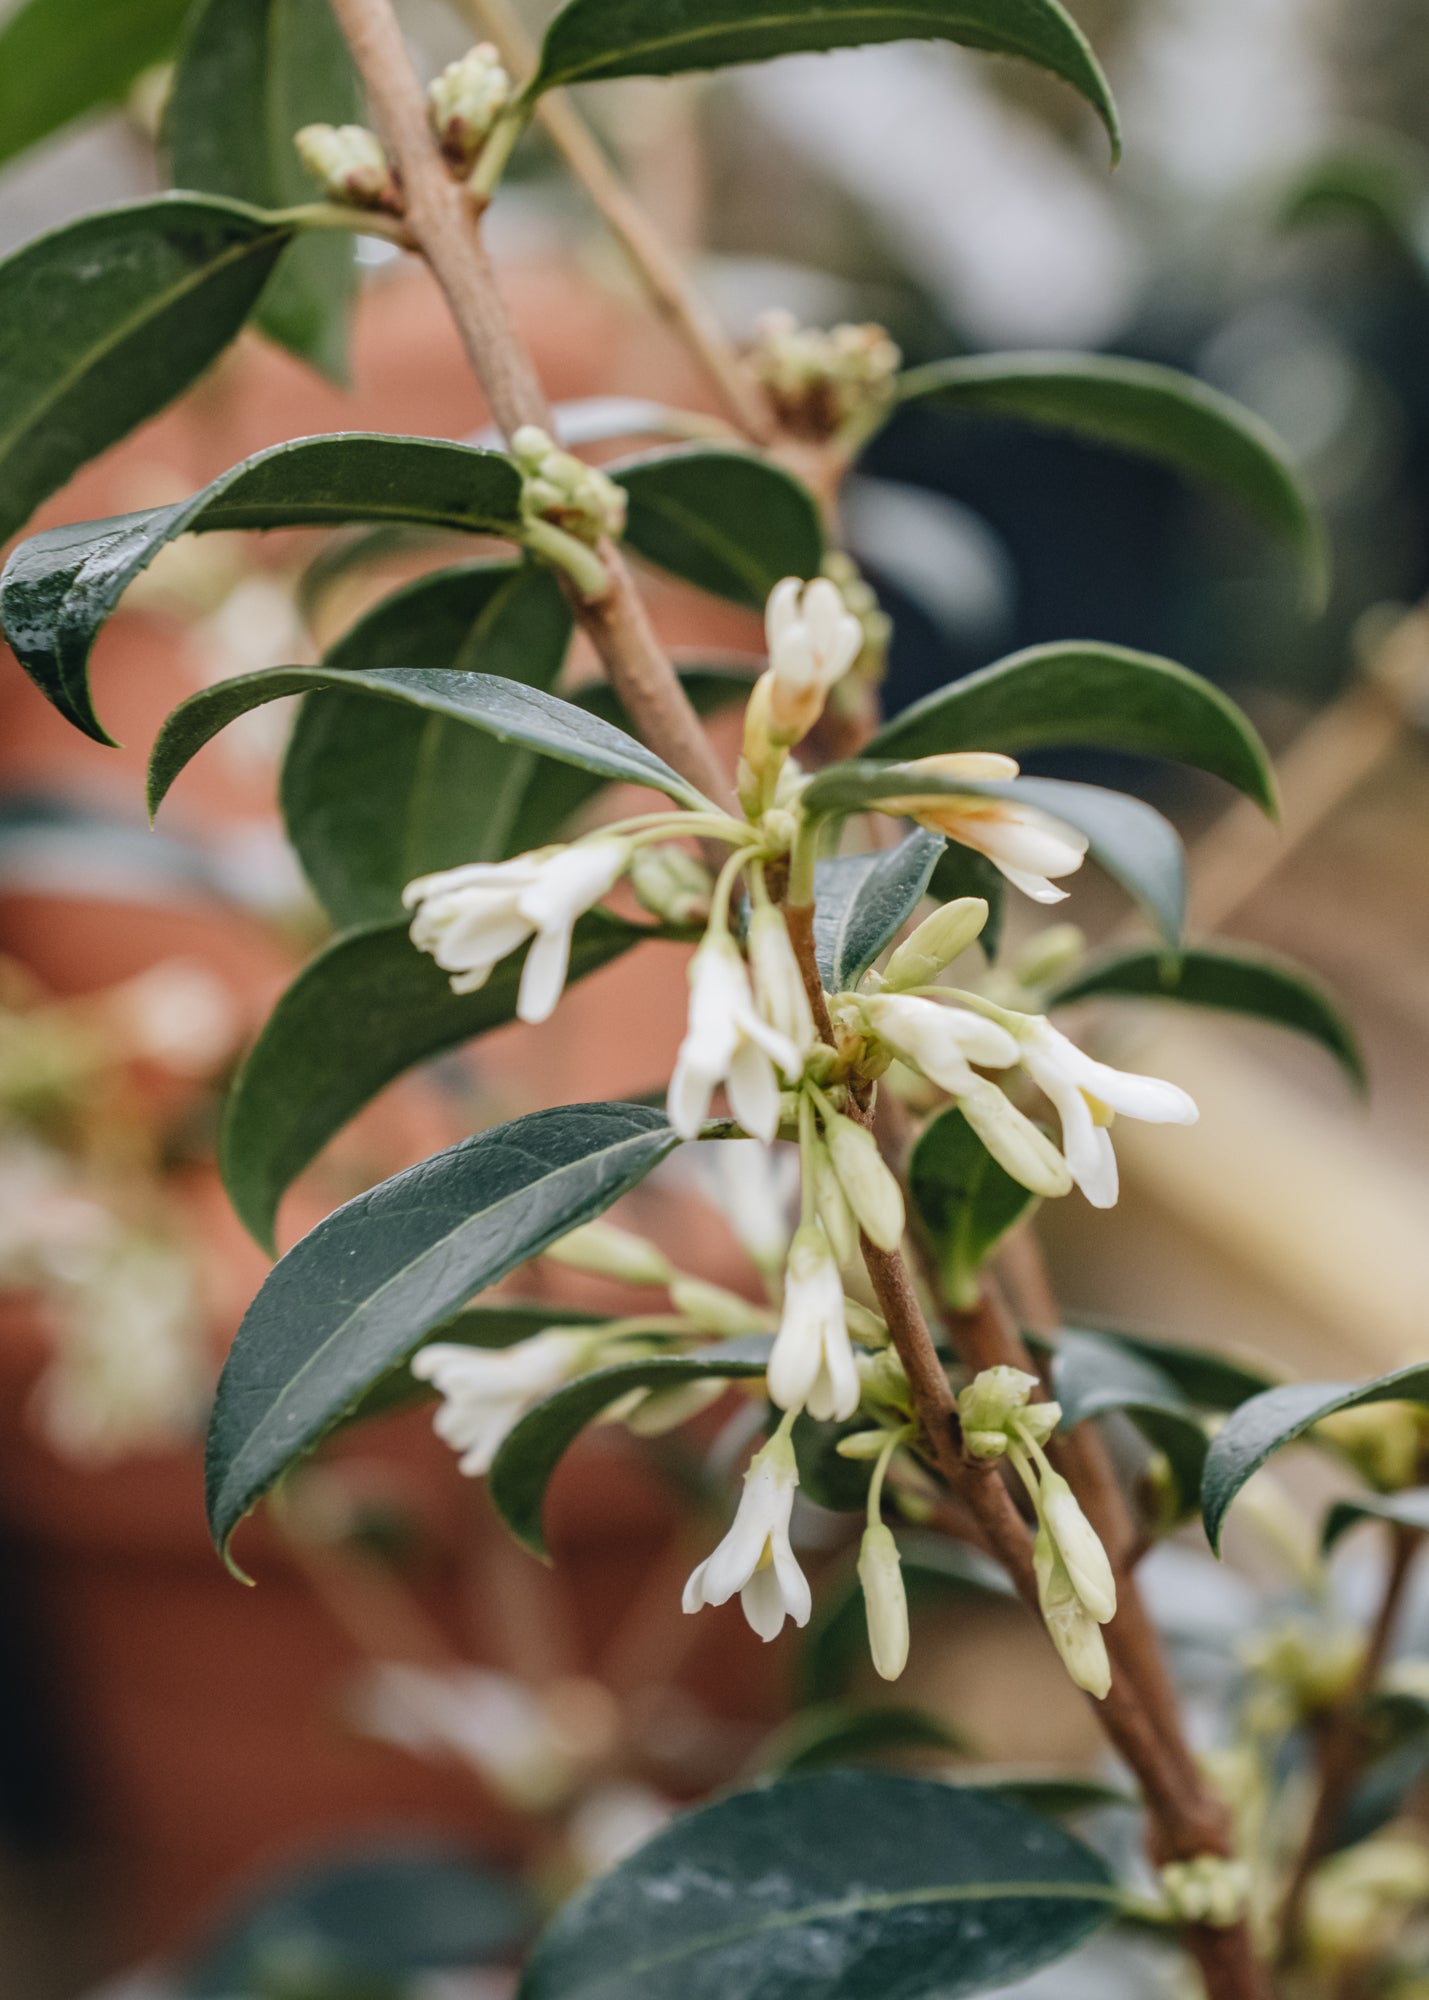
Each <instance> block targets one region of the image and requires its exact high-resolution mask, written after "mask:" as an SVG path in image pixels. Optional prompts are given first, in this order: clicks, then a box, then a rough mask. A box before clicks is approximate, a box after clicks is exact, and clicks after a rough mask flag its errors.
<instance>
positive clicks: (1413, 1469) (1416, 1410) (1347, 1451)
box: [1313, 1403, 1429, 1493]
mask: <svg viewBox="0 0 1429 2000" xmlns="http://www.w3.org/2000/svg"><path fill="white" fill-rule="evenodd" d="M1313 1435H1314V1436H1315V1437H1317V1438H1323V1439H1324V1440H1325V1442H1326V1443H1327V1444H1331V1445H1333V1446H1334V1447H1335V1449H1336V1451H1340V1452H1343V1453H1344V1455H1345V1457H1346V1458H1347V1459H1348V1460H1349V1461H1350V1463H1351V1465H1353V1466H1354V1468H1355V1470H1356V1472H1358V1473H1359V1475H1360V1477H1361V1478H1362V1479H1364V1480H1366V1481H1367V1482H1368V1483H1369V1485H1371V1486H1373V1487H1374V1488H1375V1490H1376V1491H1377V1492H1379V1493H1397V1492H1399V1491H1400V1490H1401V1489H1402V1488H1404V1487H1406V1486H1413V1485H1414V1484H1415V1483H1416V1481H1417V1480H1418V1478H1419V1474H1420V1468H1421V1466H1422V1465H1423V1463H1424V1460H1425V1457H1426V1454H1429V1420H1426V1414H1425V1412H1424V1410H1423V1409H1422V1408H1420V1407H1419V1406H1417V1405H1416V1404H1414V1403H1362V1404H1361V1405H1360V1407H1359V1408H1358V1409H1353V1410H1337V1411H1336V1412H1335V1414H1334V1415H1333V1416H1330V1417H1322V1418H1321V1419H1320V1421H1319V1423H1318V1424H1316V1425H1315V1428H1314V1432H1313Z"/></svg>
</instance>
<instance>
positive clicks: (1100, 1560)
mask: <svg viewBox="0 0 1429 2000" xmlns="http://www.w3.org/2000/svg"><path fill="white" fill-rule="evenodd" d="M1041 1512H1042V1525H1043V1526H1044V1527H1045V1528H1046V1530H1047V1532H1048V1534H1049V1535H1051V1537H1052V1539H1053V1541H1054V1542H1055V1543H1056V1544H1057V1552H1058V1554H1059V1555H1060V1556H1061V1558H1062V1561H1063V1563H1064V1564H1065V1565H1066V1569H1067V1575H1068V1576H1069V1577H1070V1578H1071V1582H1072V1588H1073V1589H1074V1590H1075V1591H1076V1593H1077V1596H1078V1597H1079V1598H1080V1599H1081V1601H1082V1603H1083V1604H1084V1605H1085V1606H1086V1608H1087V1610H1088V1611H1089V1612H1090V1614H1091V1616H1092V1617H1093V1618H1095V1619H1096V1621H1097V1623H1098V1625H1105V1624H1106V1623H1107V1621H1108V1620H1109V1619H1111V1618H1114V1617H1115V1616H1116V1578H1115V1576H1114V1575H1113V1574H1112V1567H1111V1563H1110V1562H1109V1560H1108V1558H1107V1552H1106V1550H1105V1549H1104V1548H1103V1547H1102V1543H1101V1537H1100V1536H1099V1535H1098V1533H1097V1531H1096V1529H1095V1528H1094V1527H1093V1526H1092V1524H1091V1522H1090V1521H1089V1520H1088V1519H1087V1517H1086V1515H1085V1514H1084V1513H1083V1512H1082V1510H1081V1506H1080V1505H1079V1503H1078V1500H1077V1496H1076V1494H1075V1493H1073V1491H1072V1489H1071V1487H1070V1486H1069V1485H1068V1484H1067V1482H1066V1480H1065V1479H1063V1478H1062V1476H1061V1474H1060V1473H1057V1472H1048V1471H1044V1472H1043V1474H1042V1504H1041Z"/></svg>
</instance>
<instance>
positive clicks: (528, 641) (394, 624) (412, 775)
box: [282, 563, 571, 927]
mask: <svg viewBox="0 0 1429 2000" xmlns="http://www.w3.org/2000/svg"><path fill="white" fill-rule="evenodd" d="M570 634H571V614H570V610H569V608H568V606H567V604H566V601H565V598H564V597H563V596H562V595H561V590H560V586H559V585H558V583H557V582H556V579H555V576H554V574H553V572H552V571H550V570H549V569H546V568H544V567H542V566H541V565H539V564H536V563H470V564H463V565H461V566H460V567H458V568H454V569H447V570H438V571H437V572H435V574H433V575H431V576H426V577H423V578H422V579H421V580H420V581H419V582H417V583H414V584H410V585H408V586H407V588H405V589H403V590H398V591H395V592H394V593H393V594H392V595H391V596H390V597H386V598H384V599H383V600H382V602H381V603H380V604H379V605H378V606H377V607H376V609H375V610H373V611H370V612H369V613H368V614H367V616H366V617H365V618H362V619H360V620H359V621H358V623H357V624H356V625H354V627H353V628H352V630H351V631H350V632H348V633H346V634H345V635H344V637H343V638H342V639H341V640H339V642H338V644H337V645H336V646H334V647H333V648H332V649H331V651H330V652H328V653H327V655H326V656H325V658H324V661H323V664H324V666H327V667H331V668H333V669H335V670H337V671H339V672H342V673H349V672H362V671H365V670H371V669H373V668H384V669H385V668H391V667H426V668H429V669H432V670H433V671H435V670H438V669H441V670H443V671H451V670H457V671H461V670H464V669H468V668H479V669H480V670H481V671H482V672H484V673H490V674H497V675H499V676H501V677H502V678H503V679H505V680H514V681H521V682H524V683H525V684H526V685H528V686H532V687H539V688H545V689H549V688H550V687H551V686H552V684H553V683H554V681H555V679H556V676H557V675H558V674H559V672H560V670H561V663H562V661H563V660H564V658H565V655H566V649H567V647H568V645H569V642H570ZM539 764H540V760H539V759H538V758H537V757H536V755H535V753H534V752H532V751H526V752H521V751H513V750H512V749H510V748H509V747H508V746H506V745H504V744H500V743H498V742H496V741H495V740H494V739H493V738H492V737H490V736H486V735H483V734H482V732H481V731H480V730H476V729H470V728H467V727H465V726H463V725H462V724H461V723H459V722H453V721H452V720H451V719H450V718H449V717H447V716H444V715H436V714H431V713H428V712H427V711H425V710H422V709H418V708H414V709H412V710H411V711H410V713H405V712H402V711H400V710H398V709H396V708H395V707H394V706H393V704H392V703H391V702H390V701H385V700H383V699H381V698H380V697H374V696H371V695H364V694H354V695H348V696H344V695H341V694H339V696H338V697H337V699H336V700H334V699H333V698H332V696H331V694H325V695H318V696H315V697H314V696H308V697H306V698H305V699H304V701H303V704H302V707H301V708H300V710H299V712H298V716H297V720H296V722H295V723H294V726H293V732H292V735H291V736H290V737H289V739H288V748H287V752H286V754H285V756H284V759H283V779H282V800H283V817H284V821H285V823H286V825H287V829H288V838H289V840H290V841H291V842H292V844H293V846H294V848H295V849H296V850H297V854H298V858H299V860H300V861H301V862H302V864H303V870H304V873H305V874H306V875H307V878H308V880H309V881H310V882H311V883H312V885H313V888H314V889H315V890H316V891H317V894H318V896H319V898H320V900H321V902H322V904H323V907H324V908H325V909H326V910H327V912H328V915H329V916H330V917H331V918H332V920H333V922H334V923H335V924H338V925H339V926H343V927H346V926H347V925H350V924H362V923H373V922H376V921H378V920H380V919H382V918H391V917H397V916H399V915H400V914H401V909H402V890H403V888H404V887H405V886H406V884H407V883H408V882H410V881H411V880H412V879H413V878H414V877H415V876H417V875H427V874H431V873H432V872H433V871H435V870H436V869H439V868H451V867H454V866H455V865H456V864H457V863H458V862H463V861H500V860H504V859H505V857H506V856H507V855H508V854H510V853H512V852H514V851H516V850H514V849H513V848H512V846H511V844H510V834H511V831H512V828H513V826H514V823H515V821H516V819H517V817H518V816H519V814H520V811H521V807H522V804H523V802H524V799H525V796H526V793H527V791H528V789H529V787H530V784H531V781H532V779H533V776H534V774H535V772H536V770H537V769H538V768H539ZM531 844H532V845H535V843H534V842H533V843H531Z"/></svg>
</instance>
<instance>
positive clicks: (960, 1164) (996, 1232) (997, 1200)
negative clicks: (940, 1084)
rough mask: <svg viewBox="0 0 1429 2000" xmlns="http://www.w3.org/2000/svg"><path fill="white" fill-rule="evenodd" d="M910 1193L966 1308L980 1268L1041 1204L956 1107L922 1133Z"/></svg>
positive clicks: (952, 1296)
mask: <svg viewBox="0 0 1429 2000" xmlns="http://www.w3.org/2000/svg"><path fill="white" fill-rule="evenodd" d="M908 1192H909V1195H910V1196H911V1198H912V1202H913V1207H914V1210H915V1212H916V1214H917V1217H918V1219H919V1221H920V1222H921V1223H922V1225H923V1227H924V1229H925V1230H926V1231H927V1233H928V1237H929V1239H930V1241H931V1243H932V1246H933V1252H934V1255H935V1257H936V1258H937V1264H938V1275H939V1278H940V1280H941V1283H942V1287H943V1291H944V1293H945V1295H946V1297H947V1300H948V1303H949V1304H950V1305H952V1306H955V1307H957V1308H958V1309H959V1310H962V1311H966V1310H969V1309H970V1308H971V1307H972V1306H974V1305H976V1303H977V1296H978V1281H979V1273H980V1272H981V1270H982V1267H983V1265H984V1264H985V1263H986V1262H987V1260H988V1258H989V1257H990V1256H991V1255H992V1252H993V1251H994V1250H995V1249H996V1247H997V1245H998V1244H999V1243H1000V1242H1001V1241H1002V1239H1003V1237H1004V1236H1006V1234H1007V1232H1008V1231H1009V1230H1010V1229H1012V1228H1015V1226H1016V1225H1017V1224H1018V1223H1019V1222H1020V1221H1021V1220H1022V1218H1023V1216H1025V1215H1027V1214H1029V1213H1030V1212H1031V1211H1032V1209H1034V1208H1035V1207H1036V1205H1037V1197H1036V1195H1034V1194H1031V1193H1029V1191H1028V1190H1027V1189H1026V1188H1025V1187H1023V1185H1022V1183H1021V1182H1020V1181H1015V1180H1014V1179H1013V1178H1012V1176H1011V1174H1009V1173H1008V1172H1007V1170H1006V1169H1005V1168H1004V1167H1001V1166H999V1165H998V1163H997V1161H996V1160H995V1159H994V1158H993V1157H992V1155H991V1153H989V1152H988V1150H987V1148H986V1146H984V1145H983V1143H982V1141H981V1139H979V1138H978V1136H977V1134H976V1132H974V1131H973V1129H972V1127H971V1125H969V1124H968V1121H967V1119H966V1118H964V1116H963V1114H962V1112H961V1111H959V1110H958V1108H957V1106H956V1105H955V1104H953V1105H949V1106H948V1108H947V1109H946V1110H945V1111H940V1112H939V1113H938V1115H937V1117H936V1118H933V1119H931V1120H930V1121H929V1122H928V1124H926V1125H925V1126H924V1127H923V1130H922V1132H921V1133H920V1134H919V1136H918V1140H917V1143H916V1144H915V1146H914V1148H913V1152H912V1155H911V1156H910V1159H909V1162H908Z"/></svg>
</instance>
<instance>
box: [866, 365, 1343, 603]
mask: <svg viewBox="0 0 1429 2000" xmlns="http://www.w3.org/2000/svg"><path fill="white" fill-rule="evenodd" d="M898 388H899V396H900V399H901V400H903V401H905V402H906V401H913V400H917V401H920V402H928V403H932V404H933V406H934V407H935V408H937V409H940V410H946V411H948V412H949V413H950V414H951V415H954V416H994V417H1013V418H1017V419H1020V420H1023V421H1026V422H1028V423H1033V424H1039V425H1042V426H1044V427H1045V428H1047V429H1049V430H1058V431H1070V432H1072V433H1073V434H1074V435H1076V436H1079V437H1086V438H1092V439H1095V440H1096V441H1097V442H1099V443H1103V444H1109V445H1116V446H1118V447H1120V448H1121V449H1122V450H1124V451H1134V452H1140V453H1142V454H1144V455H1145V456H1146V457H1148V458H1155V459H1159V460H1161V462H1162V463H1163V464H1166V465H1171V466H1174V467H1175V468H1176V470H1177V471H1179V472H1184V473H1186V474H1187V475H1188V476H1189V477H1190V478H1192V479H1195V480H1199V481H1203V482H1204V483H1205V484H1207V485H1209V486H1214V487H1216V488H1218V489H1219V491H1221V492H1222V493H1225V494H1227V495H1229V496H1230V497H1231V498H1232V499H1234V500H1236V501H1238V502H1239V503H1240V505H1241V506H1243V507H1244V508H1245V509H1246V511H1247V512H1248V513H1249V514H1251V515H1253V516H1254V518H1255V519H1256V520H1257V521H1259V522H1260V523H1261V524H1262V526H1264V527H1266V528H1268V529H1270V530H1271V531H1272V532H1273V533H1274V534H1277V535H1280V536H1281V537H1282V538H1283V539H1284V540H1285V541H1287V542H1288V543H1289V544H1290V545H1291V547H1292V548H1293V549H1294V550H1295V551H1296V553H1297V555H1298V556H1299V558H1300V561H1301V563H1302V565H1303V566H1304V570H1305V575H1306V583H1307V588H1308V589H1309V590H1310V591H1311V592H1312V594H1313V596H1314V598H1315V599H1316V600H1317V601H1318V600H1319V599H1321V598H1322V597H1323V595H1324V590H1325V582H1326V574H1327V560H1328V558H1327V550H1326V544H1325V535H1324V529H1323V526H1322V524H1321V521H1320V517H1319V514H1318V512H1317V510H1316V507H1315V503H1314V501H1313V499H1312V498H1311V496H1310V494H1309V492H1308V491H1307V489H1306V487H1305V485H1304V483H1303V482H1302V480H1301V479H1300V476H1299V474H1298V473H1297V472H1296V469H1295V467H1294V465H1293V464H1292V463H1291V461H1290V457H1289V455H1288V453H1287V452H1286V449H1285V446H1284V445H1283V444H1282V443H1281V441H1280V439H1279V438H1278V437H1277V436H1276V435H1275V433H1274V431H1273V430H1271V428H1270V426H1269V425H1268V424H1267V423H1265V422H1263V421H1262V419H1261V418H1260V417H1258V416H1256V415H1255V413H1254V412H1253V411H1251V410H1247V409H1246V408H1244V407H1243V405H1241V404H1240V403H1237V402H1235V401H1234V400H1233V399H1232V398H1231V397H1229V396H1224V395H1222V394H1221V392H1220V391H1219V390H1218V389H1212V388H1210V387H1209V386H1208V385H1207V384H1206V383H1205V382H1198V381H1197V380H1196V379H1195V378H1194V376H1191V375H1183V374H1182V373H1181V372H1180V371H1179V370H1178V369H1175V368H1163V367H1160V366H1158V365H1157V364H1156V363H1154V362H1150V361H1128V360H1125V359H1123V358H1122V357H1121V356H1119V355H1108V354H1057V353H1052V354H977V355H968V356H963V357H960V358H959V359H957V360H953V361H934V362H931V363H930V364H929V365H928V366H927V367H925V368H914V369H912V370H910V372H909V373H908V374H906V375H904V376H903V377H902V378H901V380H900V382H899V385H898Z"/></svg>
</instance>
